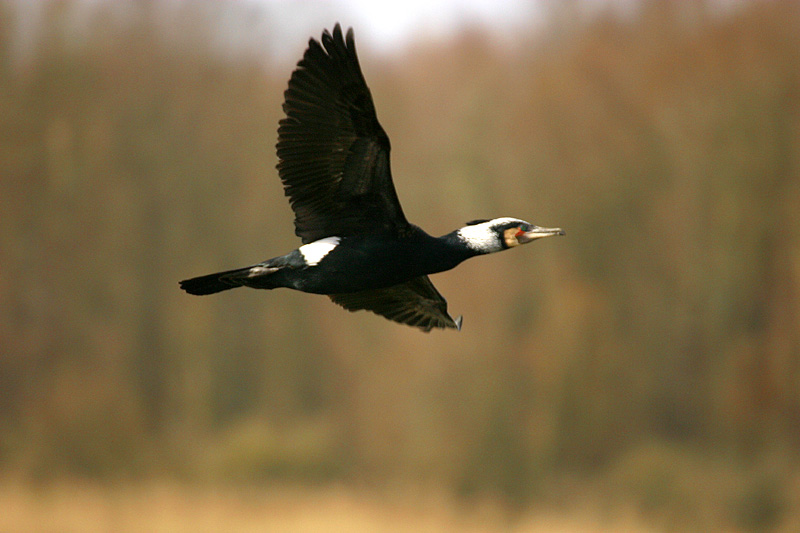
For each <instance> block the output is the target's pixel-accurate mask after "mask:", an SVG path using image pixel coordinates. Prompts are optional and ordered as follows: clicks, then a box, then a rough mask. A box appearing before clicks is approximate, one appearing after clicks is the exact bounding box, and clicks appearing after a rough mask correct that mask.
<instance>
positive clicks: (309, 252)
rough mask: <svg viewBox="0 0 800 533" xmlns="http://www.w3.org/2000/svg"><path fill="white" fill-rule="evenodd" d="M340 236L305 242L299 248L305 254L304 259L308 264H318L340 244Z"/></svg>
mask: <svg viewBox="0 0 800 533" xmlns="http://www.w3.org/2000/svg"><path fill="white" fill-rule="evenodd" d="M339 241H341V239H340V238H339V237H325V238H324V239H320V240H318V241H314V242H310V243H308V244H304V245H303V246H301V247H300V248H298V249H297V250H298V251H299V252H300V254H301V255H302V256H303V260H304V261H305V262H306V264H307V265H308V266H316V265H318V264H319V262H320V261H322V258H324V257H325V256H326V255H328V254H329V253H331V251H332V250H333V249H334V248H336V247H337V246H338V245H339Z"/></svg>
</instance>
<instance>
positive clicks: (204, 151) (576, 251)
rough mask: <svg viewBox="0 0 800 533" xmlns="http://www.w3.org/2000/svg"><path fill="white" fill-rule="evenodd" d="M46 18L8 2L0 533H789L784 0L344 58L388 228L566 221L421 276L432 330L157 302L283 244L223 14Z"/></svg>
mask: <svg viewBox="0 0 800 533" xmlns="http://www.w3.org/2000/svg"><path fill="white" fill-rule="evenodd" d="M41 5H42V6H44V7H43V9H42V12H41V17H39V18H38V19H37V23H36V28H37V31H35V32H33V33H30V32H25V31H22V30H21V29H20V28H24V27H25V26H24V25H23V24H22V19H21V18H20V17H21V16H22V15H21V13H23V9H22V6H23V4H22V3H15V2H4V3H0V170H1V172H0V474H1V476H0V478H2V479H4V480H7V481H6V482H5V483H4V484H3V485H2V494H0V530H2V529H9V530H14V529H16V528H17V527H19V528H20V529H23V530H24V529H39V530H44V531H48V530H53V529H56V530H59V526H58V525H53V523H51V522H47V520H50V518H49V517H51V516H52V517H56V518H55V520H57V523H56V524H61V523H63V524H65V525H64V529H67V530H68V529H69V528H74V530H82V529H83V528H92V527H94V528H96V529H97V530H108V529H112V530H113V529H116V528H119V529H121V530H125V529H126V528H127V529H131V530H137V529H150V527H153V528H161V529H162V530H173V529H176V530H182V529H185V530H190V529H189V528H188V526H187V527H186V528H184V524H191V525H195V524H198V527H199V525H200V524H201V523H206V522H208V523H209V524H212V525H210V526H209V530H214V527H215V524H213V522H214V521H220V522H222V523H223V524H222V526H223V527H224V526H227V525H230V526H231V528H230V529H240V530H247V529H248V528H251V527H252V528H258V525H259V524H261V523H262V522H261V521H262V520H267V517H271V516H273V515H274V514H275V513H278V512H279V511H280V510H281V509H283V508H288V509H300V510H302V512H301V511H298V514H296V515H293V516H285V520H286V526H285V527H286V529H287V530H291V529H290V528H296V530H300V531H302V530H304V529H303V528H305V527H307V524H306V522H303V521H304V520H306V519H308V520H312V521H313V520H316V519H317V518H315V517H313V516H311V517H310V518H309V515H308V514H307V513H306V512H305V509H314V510H317V509H321V515H322V518H320V519H319V520H321V521H322V522H323V523H324V524H326V525H330V526H331V529H333V530H336V529H335V528H336V527H340V526H339V525H338V524H339V521H344V520H346V521H350V520H352V521H353V524H352V525H353V528H354V529H352V530H356V531H357V530H358V529H356V526H358V527H361V528H362V530H370V529H383V528H384V527H386V528H390V527H397V528H398V529H397V530H398V531H400V530H404V529H400V528H405V527H406V521H408V526H409V528H411V527H414V528H417V527H419V528H422V529H421V530H424V528H425V527H428V528H429V529H430V530H437V531H438V530H448V529H450V530H464V528H465V527H467V526H469V527H473V526H474V527H475V528H476V529H475V531H496V530H501V529H502V530H507V529H508V528H510V529H511V530H512V531H513V530H515V528H518V529H519V530H521V531H528V530H531V531H537V530H545V529H543V528H546V530H558V529H559V528H561V529H563V530H577V531H584V530H585V531H598V530H613V531H619V530H620V529H619V528H620V527H623V528H629V529H630V530H642V529H641V528H652V529H654V530H693V531H712V530H718V531H794V530H797V529H800V31H798V28H800V13H798V6H797V4H796V3H795V2H788V1H787V2H739V3H736V6H735V7H730V8H728V9H721V8H718V7H714V6H716V5H717V4H716V3H712V2H692V3H689V2H642V3H641V4H639V6H640V7H639V9H635V10H632V11H631V12H629V13H627V14H614V13H613V12H609V13H604V12H599V13H595V14H594V15H592V16H588V15H586V14H585V11H581V9H580V5H581V3H580V2H578V3H570V4H569V5H570V6H572V8H570V7H565V8H564V9H563V11H562V10H556V12H555V13H554V14H553V19H552V21H550V23H549V25H548V26H547V27H546V28H545V30H544V31H543V32H542V33H541V34H536V35H520V36H518V39H517V40H516V45H515V46H513V47H504V46H502V45H500V44H498V43H496V42H494V41H493V39H492V37H491V35H490V34H489V33H484V32H483V31H482V30H480V29H474V30H472V31H468V32H464V33H462V34H460V35H459V36H457V37H456V38H455V39H453V40H452V41H449V42H420V43H419V44H417V45H415V46H414V47H411V48H410V49H409V50H407V51H405V52H404V53H403V54H398V55H396V56H389V57H383V58H380V57H376V56H374V55H371V54H370V50H369V49H364V48H362V49H360V54H361V57H362V63H363V67H364V70H365V75H366V77H367V80H368V82H369V84H370V87H371V89H372V92H373V95H374V98H375V101H376V107H377V109H378V115H379V118H380V120H381V123H382V124H383V126H384V128H385V129H386V130H387V132H388V133H389V136H390V137H391V139H392V146H393V153H392V158H393V159H392V167H393V174H394V176H395V182H396V186H397V189H398V194H399V196H400V198H401V199H402V203H403V206H404V210H405V212H406V214H407V215H408V217H409V219H410V220H412V221H414V222H415V223H417V224H419V225H421V226H422V227H424V228H425V229H426V230H428V231H429V232H431V233H433V234H444V233H446V232H449V231H451V230H452V229H454V228H455V227H457V226H459V225H461V224H462V223H463V222H465V221H467V220H471V219H475V218H490V217H494V216H517V217H521V218H524V219H527V220H530V221H532V222H534V223H537V224H541V225H545V226H559V227H563V228H565V229H566V231H567V237H566V238H563V239H550V240H551V241H553V242H542V243H538V244H536V245H532V246H531V247H526V248H525V249H522V250H514V251H511V252H508V253H505V254H499V255H497V256H493V257H487V258H479V259H475V260H473V261H471V262H467V263H465V264H464V265H462V266H461V267H459V270H458V271H457V272H452V273H443V274H441V275H437V276H435V278H434V282H435V283H436V285H437V287H438V288H439V290H440V291H441V292H442V293H443V294H444V295H445V296H446V297H447V299H448V301H449V304H450V310H451V311H452V312H453V314H455V315H458V314H463V315H464V330H463V331H462V332H460V333H458V334H456V333H454V332H433V333H431V334H430V335H424V334H421V333H419V332H416V331H414V330H411V329H409V328H402V327H399V326H397V325H394V324H391V323H389V322H388V321H385V320H383V319H380V318H378V317H374V316H371V315H367V314H365V313H359V314H350V313H347V312H344V311H342V310H341V309H338V308H337V307H336V306H334V305H333V304H332V303H330V302H329V301H328V300H327V299H325V298H322V297H317V296H312V295H305V294H296V293H291V292H289V291H274V292H271V293H266V292H257V291H232V292H230V293H226V294H222V295H218V296H215V297H209V298H204V299H199V298H192V297H189V296H187V295H186V294H184V293H182V292H181V291H180V290H179V289H178V286H177V281H178V280H180V279H184V278H187V277H191V276H194V275H199V274H203V273H207V272H211V271H215V270H220V269H225V268H232V267H235V266H240V265H244V264H249V263H251V262H255V261H259V260H262V259H265V258H267V257H271V256H273V255H277V254H281V253H285V252H286V251H288V250H290V249H292V248H294V247H295V246H296V245H297V241H296V239H295V237H294V235H293V232H292V225H291V221H292V216H291V212H290V209H289V206H288V203H287V202H286V201H285V198H284V197H283V193H282V190H281V187H280V184H279V180H278V178H277V174H276V171H275V169H274V166H275V163H276V161H275V154H274V143H275V136H276V127H277V122H278V120H279V118H280V116H281V111H280V104H281V100H282V93H283V90H284V88H285V84H286V81H287V79H288V77H289V71H290V67H287V66H286V65H278V64H276V63H274V62H273V61H272V60H271V58H272V57H273V55H278V54H273V53H271V52H273V51H271V50H269V49H263V48H255V47H252V48H248V47H246V46H242V47H239V48H236V47H233V48H232V47H226V46H223V45H222V44H221V43H225V42H226V34H225V33H224V32H225V31H230V30H229V28H228V29H227V30H226V26H225V25H223V24H220V22H219V21H220V20H221V18H224V17H228V16H231V15H230V14H231V13H234V12H236V10H237V9H240V8H238V7H236V6H238V5H239V4H235V3H218V2H207V3H206V2H192V3H185V4H183V3H175V4H174V5H173V4H172V3H158V2H143V3H125V4H121V3H114V2H89V3H85V2H70V1H65V2H45V3H43V4H41ZM122 5H124V6H127V7H124V8H123V7H120V6H122ZM165 6H167V7H166V8H165ZM189 6H191V7H189ZM571 9H572V11H571ZM228 10H232V11H228ZM581 13H584V14H583V15H581ZM251 15H252V13H249V14H248V13H244V15H243V14H242V13H239V19H247V18H248V17H249V16H251ZM239 19H237V18H236V17H233V18H232V19H229V18H225V20H239ZM266 21H267V23H268V22H269V19H268V18H267V19H266ZM332 22H333V21H332ZM332 22H331V23H332ZM341 22H342V23H343V24H345V25H347V21H345V20H342V21H341ZM252 27H259V28H263V27H265V26H264V25H255V26H252ZM252 27H251V26H246V25H245V26H243V27H242V28H241V31H239V32H238V33H237V39H238V40H239V42H240V43H245V42H248V35H249V34H248V31H252ZM266 27H268V24H267V26H266ZM248 28H250V30H248ZM321 29H322V28H320V30H321ZM29 30H30V31H32V30H31V29H30V28H29ZM356 35H357V36H358V28H356ZM228 36H229V35H228ZM251 37H252V42H253V43H260V42H265V41H264V40H263V39H262V38H263V35H262V36H259V35H252V36H251ZM504 41H505V40H504ZM304 44H305V43H304V42H302V41H301V42H298V43H296V46H297V53H298V54H300V53H301V52H302V47H303V46H304ZM281 56H282V57H283V55H281ZM76 480H77V481H76ZM398 486H399V487H404V489H403V491H402V494H403V495H401V496H400V497H397V498H394V499H393V496H392V495H393V487H398ZM35 487H39V488H35ZM109 487H110V488H109ZM272 487H281V488H272ZM283 487H291V489H284V488H283ZM363 487H374V491H373V490H366V489H364V488H363ZM416 490H420V491H421V493H422V494H429V493H432V494H435V495H436V497H433V498H424V499H420V500H415V499H414V498H413V497H410V496H404V495H408V494H415V493H416ZM107 491H108V492H107ZM275 502H278V503H275ZM482 502H493V503H488V504H485V505H484V503H482ZM485 507H486V508H487V509H488V510H485V511H484V508H485ZM151 511H153V512H151ZM298 516H299V518H298ZM515 517H516V518H515ZM270 519H272V518H270ZM3 520H5V521H11V520H16V521H17V522H1V521H3ZM115 520H121V521H120V522H118V523H117V522H114V521H115ZM139 520H148V521H150V520H152V521H153V522H148V523H147V524H144V522H139ZM162 520H163V521H162ZM275 520H284V517H280V518H276V519H275ZM293 520H298V521H299V522H297V523H294V522H292V521H293ZM549 520H552V521H553V522H552V523H550V522H548V521H549ZM28 521H32V522H30V524H29V523H28ZM73 521H75V523H76V525H75V526H73V525H72V523H73ZM236 521H241V522H240V523H239V522H236ZM473 522H474V524H473ZM348 523H349V522H348ZM143 524H144V525H143ZM542 524H544V525H542ZM234 525H235V526H236V527H233V526H234ZM282 527H283V525H282V523H281V524H278V523H277V522H276V528H278V529H280V528H282ZM308 527H311V526H308ZM306 530H308V529H306ZM348 530H351V529H348ZM388 530H391V529H388ZM415 530H419V529H415ZM467 530H469V529H467Z"/></svg>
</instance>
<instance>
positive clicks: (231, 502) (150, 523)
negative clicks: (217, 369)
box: [0, 481, 648, 533]
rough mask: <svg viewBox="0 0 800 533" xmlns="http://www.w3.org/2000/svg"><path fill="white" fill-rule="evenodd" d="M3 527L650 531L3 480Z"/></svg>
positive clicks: (325, 492) (269, 492) (262, 491)
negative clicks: (32, 483) (44, 484)
mask: <svg viewBox="0 0 800 533" xmlns="http://www.w3.org/2000/svg"><path fill="white" fill-rule="evenodd" d="M0 531H30V532H36V531H42V532H50V531H53V532H65V533H68V532H81V533H92V532H105V531H115V532H127V531H148V532H172V531H177V532H180V531H186V532H214V531H224V532H247V531H259V532H264V531H279V532H286V533H291V532H309V533H311V532H314V533H317V532H347V533H358V532H362V531H363V532H389V533H392V532H396V533H400V532H404V531H409V532H411V531H413V532H415V533H420V532H422V533H424V532H448V531H453V532H460V533H461V532H464V533H489V532H495V531H504V532H515V531H517V532H523V531H525V532H540V531H541V532H545V531H546V532H559V531H563V532H577V533H589V532H599V531H619V532H625V531H629V532H633V531H648V529H647V528H646V527H645V526H644V525H643V524H641V523H638V522H637V521H636V520H635V519H634V518H632V517H625V518H616V519H609V518H608V517H603V519H600V518H599V517H598V516H597V515H593V514H592V513H590V512H583V511H582V510H580V509H577V508H576V509H569V510H565V511H564V512H561V513H551V512H541V511H539V512H535V513H530V514H526V515H524V516H521V517H517V518H515V519H510V518H508V516H507V514H506V513H504V512H503V511H502V510H501V508H500V507H499V506H497V505H495V504H494V503H492V502H484V503H482V504H480V505H470V506H466V505H463V504H457V503H455V502H453V501H451V500H448V499H446V498H443V497H440V496H436V497H430V495H420V494H404V495H402V496H401V495H394V494H392V495H387V494H380V495H376V494H372V493H369V492H368V491H365V490H355V489H351V488H344V487H341V486H333V487H325V488H302V489H300V488H291V487H288V488H287V487H280V488H241V487H236V488H234V487H224V488H223V487H196V486H184V485H180V484H176V483H171V482H145V483H138V484H132V485H128V484H99V483H96V484H95V483H86V482H69V483H68V482H59V483H54V484H48V485H46V486H43V487H35V486H31V485H30V484H27V483H20V482H14V481H6V482H4V483H2V484H0Z"/></svg>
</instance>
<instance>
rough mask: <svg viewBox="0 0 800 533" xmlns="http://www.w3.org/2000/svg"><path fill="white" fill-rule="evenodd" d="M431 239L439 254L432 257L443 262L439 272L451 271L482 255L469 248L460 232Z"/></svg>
mask: <svg viewBox="0 0 800 533" xmlns="http://www.w3.org/2000/svg"><path fill="white" fill-rule="evenodd" d="M431 239H432V240H433V242H434V243H435V247H436V248H437V253H434V254H431V255H430V257H431V259H433V260H438V261H439V262H441V265H439V266H440V267H441V269H440V270H438V271H443V270H450V269H451V268H454V267H455V266H456V265H458V264H459V263H461V262H462V261H465V260H467V259H469V258H470V257H475V256H476V255H481V253H480V252H478V251H476V250H474V249H472V248H470V247H469V246H467V244H466V243H465V242H464V240H463V239H461V237H459V235H458V230H456V231H453V232H451V233H448V234H447V235H442V236H441V237H431Z"/></svg>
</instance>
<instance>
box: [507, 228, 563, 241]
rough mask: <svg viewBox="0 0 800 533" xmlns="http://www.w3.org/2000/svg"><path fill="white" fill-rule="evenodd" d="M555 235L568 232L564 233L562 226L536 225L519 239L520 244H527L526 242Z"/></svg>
mask: <svg viewBox="0 0 800 533" xmlns="http://www.w3.org/2000/svg"><path fill="white" fill-rule="evenodd" d="M554 235H566V233H564V230H563V229H561V228H540V227H538V226H534V227H533V228H531V230H530V231H526V232H525V233H523V234H522V235H520V236H519V237H517V240H518V241H519V243H520V244H525V243H526V242H531V241H533V240H536V239H541V238H542V237H553V236H554Z"/></svg>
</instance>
